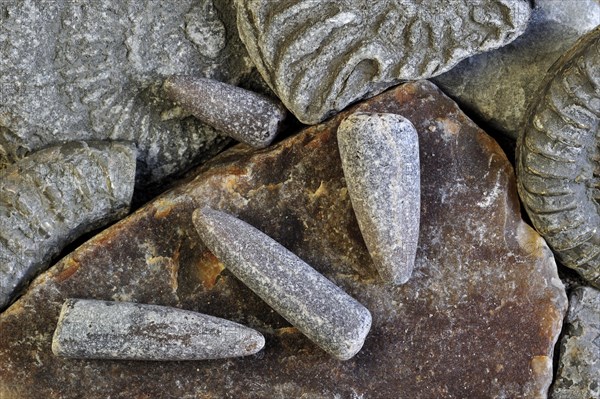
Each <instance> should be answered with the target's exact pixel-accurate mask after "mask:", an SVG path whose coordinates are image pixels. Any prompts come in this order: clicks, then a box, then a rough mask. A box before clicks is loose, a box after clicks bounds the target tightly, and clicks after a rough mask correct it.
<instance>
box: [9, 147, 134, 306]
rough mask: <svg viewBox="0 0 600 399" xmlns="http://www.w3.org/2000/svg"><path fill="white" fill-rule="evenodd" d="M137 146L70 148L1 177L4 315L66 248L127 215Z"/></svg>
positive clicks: (39, 156)
mask: <svg viewBox="0 0 600 399" xmlns="http://www.w3.org/2000/svg"><path fill="white" fill-rule="evenodd" d="M135 155H136V152H135V147H134V146H133V144H125V143H107V142H71V143H68V144H64V145H61V146H55V147H50V148H47V149H44V150H40V151H38V152H35V153H33V154H31V155H30V156H28V157H26V158H24V159H22V160H20V161H18V162H16V163H15V164H12V165H10V166H8V167H7V168H6V169H4V170H3V171H1V172H0V310H2V309H4V307H5V306H6V305H8V303H9V302H10V301H11V299H12V298H13V297H14V295H15V294H16V293H17V291H18V290H19V289H20V288H21V287H22V286H23V285H24V284H25V283H26V282H27V281H28V280H29V279H31V278H32V277H33V276H35V275H36V274H37V273H39V272H40V271H41V270H43V269H44V268H45V267H46V266H48V264H49V263H50V261H51V259H52V258H53V257H54V256H56V255H57V254H58V253H59V252H60V251H61V250H62V249H63V248H64V247H65V246H66V245H67V244H69V243H70V242H72V241H73V240H74V239H75V238H77V237H79V236H80V235H81V234H84V233H86V232H88V231H91V230H93V229H95V228H98V227H100V226H103V225H105V224H107V223H108V222H111V221H114V220H117V219H119V218H121V217H123V216H125V215H126V214H127V213H128V211H129V204H130V202H131V197H132V195H133V187H134V183H135V170H136V168H135Z"/></svg>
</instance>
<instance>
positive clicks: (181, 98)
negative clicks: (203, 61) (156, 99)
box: [163, 76, 287, 148]
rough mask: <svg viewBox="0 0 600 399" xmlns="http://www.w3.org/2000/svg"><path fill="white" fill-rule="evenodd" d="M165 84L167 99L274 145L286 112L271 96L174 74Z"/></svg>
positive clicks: (243, 136)
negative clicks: (273, 142)
mask: <svg viewBox="0 0 600 399" xmlns="http://www.w3.org/2000/svg"><path fill="white" fill-rule="evenodd" d="M163 87H164V90H165V94H166V95H167V97H168V98H170V99H171V100H173V101H175V102H177V103H178V104H180V105H181V106H182V107H183V109H184V110H187V111H189V112H190V113H191V114H192V115H194V116H195V117H196V118H198V119H200V120H201V121H203V122H205V123H207V124H209V125H210V126H212V127H214V128H215V129H217V130H218V131H219V132H221V133H224V134H226V135H228V136H230V137H232V138H234V139H235V140H237V141H241V142H242V143H246V144H248V145H251V146H253V147H257V148H263V147H266V146H268V145H269V144H271V142H272V141H273V139H275V136H276V135H277V133H279V130H280V129H281V124H282V122H283V120H284V119H285V116H286V114H287V112H286V109H285V108H284V107H283V105H282V104H281V103H279V102H277V101H275V100H272V99H270V98H269V97H266V96H264V95H262V94H259V93H254V92H252V91H249V90H246V89H242V88H240V87H236V86H233V85H229V84H226V83H223V82H219V81H216V80H212V79H205V78H196V77H191V76H173V77H170V78H168V79H167V80H166V81H165V84H164V86H163Z"/></svg>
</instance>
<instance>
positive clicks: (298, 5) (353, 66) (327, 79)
mask: <svg viewBox="0 0 600 399" xmlns="http://www.w3.org/2000/svg"><path fill="white" fill-rule="evenodd" d="M236 5H237V13H238V29H239V31H240V36H241V38H242V41H243V42H244V44H246V47H247V48H248V52H249V54H250V56H251V57H252V60H253V61H254V63H255V64H256V66H257V67H258V70H259V71H260V72H261V74H262V76H263V77H264V78H265V80H266V81H267V83H268V84H269V85H270V86H271V88H272V89H273V90H274V91H275V93H277V94H278V95H279V97H280V98H281V100H282V101H283V102H284V104H286V106H287V107H288V108H289V109H290V111H291V112H292V113H294V114H295V115H296V117H298V119H300V120H301V121H302V122H305V123H309V124H313V123H317V122H319V121H321V120H323V119H325V118H326V117H327V116H329V115H330V114H332V113H334V112H336V111H340V110H342V109H343V108H344V107H346V106H347V105H348V104H350V103H352V102H354V101H356V100H358V99H360V98H363V97H364V96H367V95H373V94H376V93H378V92H381V91H382V90H384V89H385V88H387V87H389V86H391V85H393V84H395V83H398V82H399V81H401V80H407V79H422V78H429V77H432V76H436V75H439V74H440V73H442V72H445V71H447V70H449V69H450V68H452V67H453V66H454V65H456V64H457V63H458V62H459V61H460V60H462V59H464V58H466V57H469V56H471V55H474V54H477V53H481V52H483V51H487V50H490V49H493V48H497V47H500V46H502V45H505V44H507V43H509V42H510V41H512V40H514V39H515V38H516V37H517V36H519V35H520V34H521V33H522V32H523V31H524V29H525V27H526V25H527V21H528V19H529V15H530V12H531V10H530V8H529V5H528V4H527V2H526V1H523V0H492V1H490V0H485V1H483V0H451V1H443V2H431V3H426V2H422V1H418V0H394V1H389V0H387V1H386V0H377V1H369V2H367V1H349V0H287V1H271V0H236Z"/></svg>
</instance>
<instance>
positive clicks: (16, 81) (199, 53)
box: [0, 0, 251, 185]
mask: <svg viewBox="0 0 600 399" xmlns="http://www.w3.org/2000/svg"><path fill="white" fill-rule="evenodd" d="M213 3H214V4H215V6H213ZM235 18H236V17H235V11H234V9H233V4H231V1H230V0H181V1H176V2H161V1H155V0H118V1H115V0H95V1H92V2H82V1H72V0H39V1H38V0H36V1H25V0H4V1H1V2H0V38H1V39H0V42H1V43H2V46H1V47H0V168H2V167H3V166H5V165H6V164H8V163H12V162H15V161H16V160H18V159H21V158H22V157H23V156H26V155H27V154H29V153H32V152H35V151H37V150H39V149H41V148H45V147H47V146H49V145H54V144H57V143H60V142H66V141H73V140H124V141H132V142H135V143H136V145H137V148H138V161H139V162H138V176H137V180H138V183H139V184H140V185H150V184H152V185H154V184H155V183H156V184H158V183H160V182H161V181H162V180H163V179H164V178H165V177H167V176H170V175H173V174H176V173H179V172H182V171H184V170H186V169H188V168H189V167H190V166H192V165H193V164H195V163H196V162H198V161H201V160H204V159H207V158H209V157H211V156H213V155H214V154H215V153H217V152H218V151H220V150H222V149H223V148H224V147H225V145H226V144H227V143H228V142H229V140H227V139H226V138H224V137H222V136H220V135H219V134H218V133H217V132H216V131H215V129H213V128H211V127H209V126H206V125H204V124H202V123H200V122H198V121H197V120H195V119H194V118H192V117H188V118H183V119H182V118H177V117H165V115H169V114H168V112H169V110H171V109H172V107H173V104H172V103H171V102H170V101H166V100H164V99H163V96H162V91H161V85H162V83H163V81H164V79H165V78H166V77H168V76H171V75H175V74H189V75H194V76H203V77H211V78H215V79H218V80H221V81H225V82H229V83H236V82H238V81H239V80H240V79H241V78H242V77H243V76H245V74H247V73H249V72H250V69H251V67H250V66H249V65H247V64H248V63H247V62H246V61H245V60H244V56H243V54H244V53H245V49H244V45H243V44H242V43H241V41H240V40H239V38H238V37H237V35H236V34H235ZM228 32H233V34H232V33H228Z"/></svg>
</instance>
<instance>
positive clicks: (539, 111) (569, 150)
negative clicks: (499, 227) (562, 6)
mask: <svg viewBox="0 0 600 399" xmlns="http://www.w3.org/2000/svg"><path fill="white" fill-rule="evenodd" d="M599 125H600V27H599V28H596V30H594V31H592V32H590V33H589V34H587V35H586V36H584V37H583V38H582V39H580V40H579V42H578V43H577V44H576V45H575V46H574V47H573V48H572V49H571V50H569V52H567V53H566V54H565V55H564V56H563V57H562V58H561V59H560V60H559V61H557V63H556V64H555V65H554V66H553V67H552V69H551V70H550V71H549V72H548V76H547V77H546V80H545V82H544V83H543V84H542V89H541V91H540V93H539V97H538V99H537V101H536V102H535V104H534V105H533V106H532V108H531V110H530V112H529V116H528V120H527V124H526V129H525V130H524V132H523V134H522V135H521V137H520V139H519V142H518V147H517V150H518V155H517V174H518V178H519V179H518V183H519V184H518V185H519V193H520V195H521V199H522V200H523V204H524V205H525V209H526V210H527V213H528V214H529V216H530V218H531V221H532V222H533V224H534V226H535V228H536V229H537V230H538V231H539V232H540V233H541V234H542V235H543V236H544V238H545V239H546V240H547V241H548V244H550V246H551V247H552V249H553V250H554V252H555V253H556V255H557V256H558V258H559V260H560V261H561V262H562V263H563V264H564V265H565V266H568V267H571V268H573V269H575V270H577V271H578V272H579V274H580V275H581V276H582V277H584V278H585V279H586V280H588V281H589V282H590V283H591V284H593V285H595V286H596V287H600V209H599V206H600V150H599V149H600V142H599V141H598V140H599V137H598V133H599Z"/></svg>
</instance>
